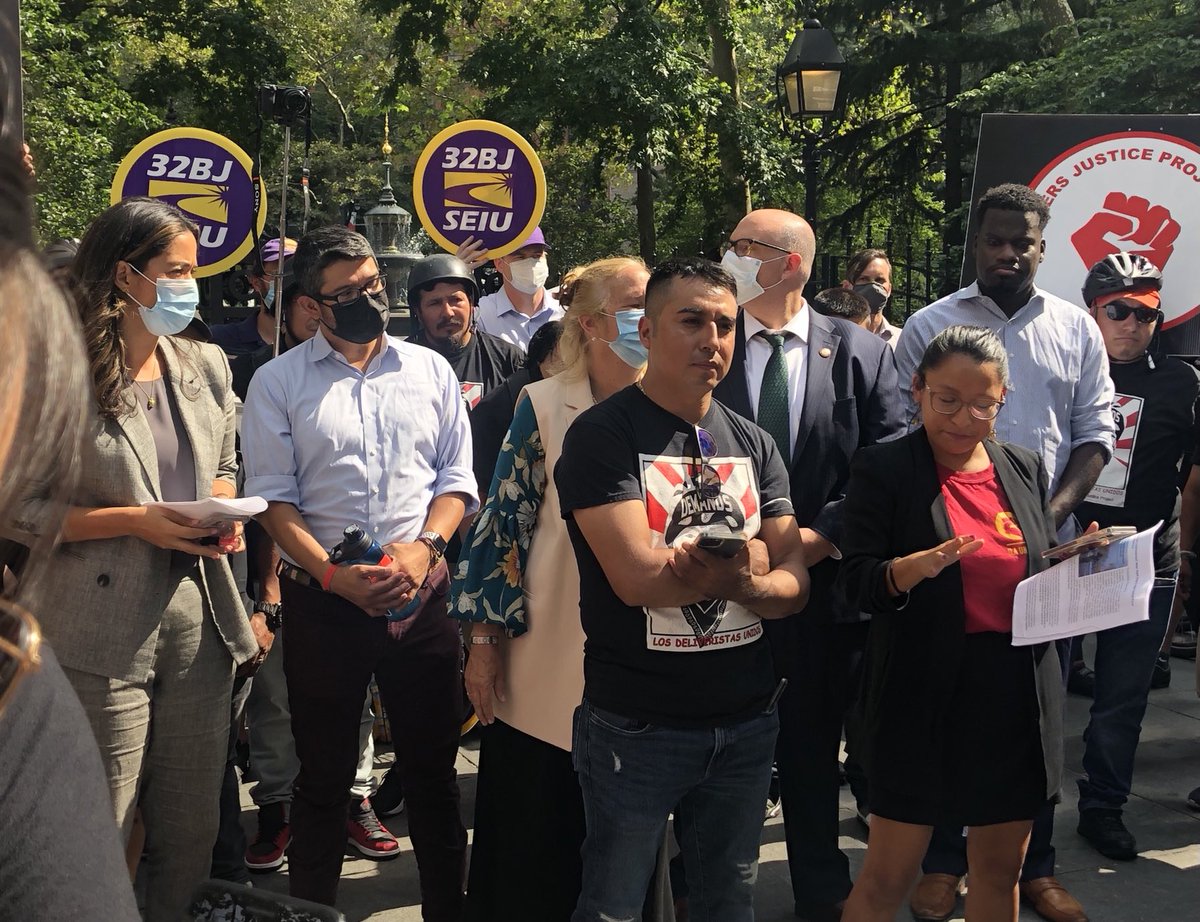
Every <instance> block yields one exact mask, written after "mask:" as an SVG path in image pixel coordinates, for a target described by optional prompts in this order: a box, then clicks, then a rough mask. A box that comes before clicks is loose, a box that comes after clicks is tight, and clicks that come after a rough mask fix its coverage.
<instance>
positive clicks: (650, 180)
mask: <svg viewBox="0 0 1200 922" xmlns="http://www.w3.org/2000/svg"><path fill="white" fill-rule="evenodd" d="M636 173H637V227H638V250H639V252H640V253H641V256H642V259H643V260H644V261H645V263H646V265H648V266H653V265H654V264H655V263H656V262H658V256H657V254H656V251H657V249H658V239H657V237H656V236H655V231H654V169H653V168H652V167H651V165H650V157H649V154H648V153H647V151H646V149H645V148H644V147H643V148H642V152H641V154H640V155H639V157H638V162H637V167H636Z"/></svg>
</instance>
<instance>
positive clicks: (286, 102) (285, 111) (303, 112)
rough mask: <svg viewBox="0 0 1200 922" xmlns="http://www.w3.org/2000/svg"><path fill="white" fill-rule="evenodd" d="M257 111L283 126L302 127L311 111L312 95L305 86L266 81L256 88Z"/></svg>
mask: <svg viewBox="0 0 1200 922" xmlns="http://www.w3.org/2000/svg"><path fill="white" fill-rule="evenodd" d="M258 111H259V114H261V115H262V117H263V118H269V119H271V120H272V121H274V122H276V123H278V124H280V125H283V126H284V127H285V128H303V127H304V124H305V122H306V121H307V120H308V117H309V115H310V114H311V113H312V95H311V94H310V93H309V92H308V88H307V87H303V86H277V85H275V84H274V83H266V84H263V85H262V86H260V87H259V88H258Z"/></svg>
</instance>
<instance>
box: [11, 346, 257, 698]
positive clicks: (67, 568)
mask: <svg viewBox="0 0 1200 922" xmlns="http://www.w3.org/2000/svg"><path fill="white" fill-rule="evenodd" d="M160 343H161V344H162V349H161V354H162V356H163V358H164V360H165V366H166V369H165V370H166V375H167V377H168V380H169V386H170V388H171V391H172V393H173V396H174V398H175V405H176V407H178V412H179V416H180V419H181V421H182V423H183V428H184V430H185V431H186V432H187V436H188V440H189V441H190V442H191V445H192V454H193V456H194V457H195V461H196V496H197V497H198V498H201V499H203V498H206V497H209V496H211V495H212V485H213V481H214V480H217V479H221V480H227V481H229V483H231V484H232V483H234V477H235V474H236V472H237V460H236V456H235V454H234V436H235V415H234V396H233V390H232V389H231V387H230V382H231V375H230V371H229V362H228V361H227V360H226V358H225V354H224V353H223V352H221V350H220V349H218V348H217V347H216V346H213V345H207V344H206V345H201V344H199V343H195V342H192V341H190V340H183V339H174V338H168V337H163V338H162V339H161V340H160ZM158 499H161V495H160V493H159V478H158V456H157V453H156V452H155V448H154V439H153V437H152V436H151V434H150V425H149V423H147V422H146V417H145V415H144V414H143V413H141V412H140V411H139V412H137V413H135V414H133V415H132V416H123V417H121V418H120V419H119V420H116V421H113V420H106V419H102V418H101V417H100V416H99V415H93V416H92V419H91V423H90V429H89V434H88V436H87V437H85V439H84V445H83V450H82V458H81V477H80V483H79V487H78V489H77V490H76V492H75V496H74V500H73V502H74V504H75V505H77V506H95V507H104V506H138V505H141V504H142V503H145V502H150V501H152V500H158ZM26 509H27V510H28V511H29V512H30V513H32V515H31V516H30V518H32V519H33V521H27V524H28V525H33V526H35V527H36V524H37V523H36V506H35V507H32V508H30V507H26ZM171 555H172V552H171V551H168V550H164V549H162V548H158V547H155V546H154V545H152V544H149V543H148V542H146V541H142V540H141V539H140V538H134V537H131V536H127V537H123V538H109V539H105V540H98V541H76V542H71V543H64V544H62V545H60V546H59V548H58V549H57V550H56V551H55V559H54V561H53V562H52V564H51V566H50V568H49V569H48V570H47V571H46V573H45V578H44V579H42V580H41V581H40V582H41V585H40V586H38V587H36V588H35V589H34V592H33V595H32V597H31V606H30V607H31V609H32V610H33V611H34V612H35V613H36V615H37V619H38V621H39V622H40V624H41V626H42V630H43V632H44V633H45V635H46V638H47V639H48V640H49V642H50V643H51V645H52V646H53V647H54V652H55V654H56V655H57V656H58V659H59V661H60V662H61V663H62V665H63V666H66V667H68V668H71V669H76V670H79V671H80V672H87V673H91V674H93V675H100V676H107V677H108V678H112V679H121V680H124V681H128V682H145V681H146V680H147V679H148V678H149V676H150V671H151V669H152V667H153V664H154V648H155V645H156V644H157V642H158V627H159V621H160V619H161V618H162V614H163V612H164V611H165V609H166V607H167V603H168V601H170V598H171V595H172V593H173V592H174V591H175V586H176V584H177V582H178V568H176V571H175V580H174V581H173V580H172V577H171ZM199 560H200V567H199V570H198V575H199V581H200V584H201V589H202V592H203V595H204V598H205V607H206V609H207V611H206V616H208V617H211V618H212V619H213V622H214V624H215V625H216V628H217V631H218V632H219V633H220V635H221V639H222V640H223V641H224V642H225V646H226V648H227V649H228V650H229V653H230V655H231V656H232V657H233V660H234V661H235V662H237V663H242V662H244V661H246V660H248V659H250V658H251V657H253V656H254V655H255V654H256V653H257V652H258V645H257V644H256V643H255V641H254V635H253V634H252V633H251V631H250V624H249V621H248V619H247V617H246V610H245V607H244V606H243V605H242V601H241V597H240V595H239V593H238V590H237V586H236V584H235V583H234V580H233V573H232V572H231V571H230V569H229V561H228V560H227V559H226V558H221V559H219V560H208V559H205V558H199Z"/></svg>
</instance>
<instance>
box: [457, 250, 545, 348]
mask: <svg viewBox="0 0 1200 922" xmlns="http://www.w3.org/2000/svg"><path fill="white" fill-rule="evenodd" d="M548 249H549V247H548V246H546V237H545V235H544V234H543V233H542V229H541V228H540V227H539V228H536V229H535V230H534V232H533V233H532V234H530V235H529V239H528V240H526V241H525V242H524V243H522V244H521V246H520V247H519V248H517V249H516V250H514V251H513V252H511V253H509V254H508V255H507V256H497V257H496V258H495V259H494V260H493V262H494V263H495V264H496V271H497V272H499V273H500V277H501V278H503V279H504V284H503V286H502V287H501V288H500V290H499V291H497V292H495V293H493V294H490V295H485V296H484V297H482V298H480V299H479V304H478V306H477V307H476V308H475V323H476V325H477V326H478V328H479V329H480V330H482V331H483V332H484V333H490V334H491V335H492V336H496V337H499V338H500V339H503V340H504V341H505V342H509V343H512V345H514V346H516V347H517V348H519V349H520V350H521V351H522V352H525V351H526V350H527V349H528V348H529V339H530V337H531V336H533V334H534V333H536V332H537V331H538V330H540V329H541V328H542V327H543V326H545V325H546V324H547V323H549V322H550V321H551V320H560V319H562V315H563V313H564V311H563V309H562V307H561V306H560V305H559V303H558V298H556V297H555V296H554V295H553V294H552V293H551V292H549V291H547V290H546V279H547V278H549V275H550V269H549V266H548V265H547V263H546V251H547V250H548ZM460 255H461V250H460Z"/></svg>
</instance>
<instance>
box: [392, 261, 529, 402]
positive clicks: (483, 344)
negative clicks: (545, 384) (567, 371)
mask: <svg viewBox="0 0 1200 922" xmlns="http://www.w3.org/2000/svg"><path fill="white" fill-rule="evenodd" d="M478 303H479V287H478V285H477V284H476V282H475V275H474V273H472V272H471V270H470V269H469V268H468V267H467V264H466V263H464V262H463V261H462V260H461V259H459V258H458V257H457V256H451V255H450V254H449V253H438V254H437V255H435V256H426V257H425V258H424V259H422V260H420V261H419V262H417V263H416V264H414V265H413V267H412V270H411V271H410V272H409V275H408V305H409V310H411V311H412V316H413V321H414V323H415V324H416V327H417V332H416V333H414V334H413V335H412V336H410V337H409V340H408V341H409V342H412V343H416V344H417V345H420V346H425V347H426V348H428V349H432V350H433V351H434V352H437V353H440V354H441V355H442V356H443V357H444V358H445V359H446V361H448V362H449V363H450V367H451V368H453V369H454V375H455V377H457V378H458V381H459V383H460V384H461V385H462V395H463V400H465V401H466V403H467V407H468V409H472V410H473V409H475V405H476V404H477V403H479V401H480V400H481V399H483V397H485V396H486V395H487V394H488V392H489V391H491V390H492V389H493V388H495V387H498V386H499V385H500V384H501V383H502V382H503V381H504V379H505V378H507V377H508V376H509V375H511V374H512V373H513V372H514V371H516V370H517V369H518V368H520V367H522V366H523V365H524V364H525V353H524V352H522V351H521V350H520V349H518V348H517V347H516V346H513V345H511V344H509V343H506V342H505V341H504V340H502V339H500V338H499V337H496V336H492V335H491V334H489V333H484V332H483V330H480V329H477V328H476V325H475V305H476V304H478Z"/></svg>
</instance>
